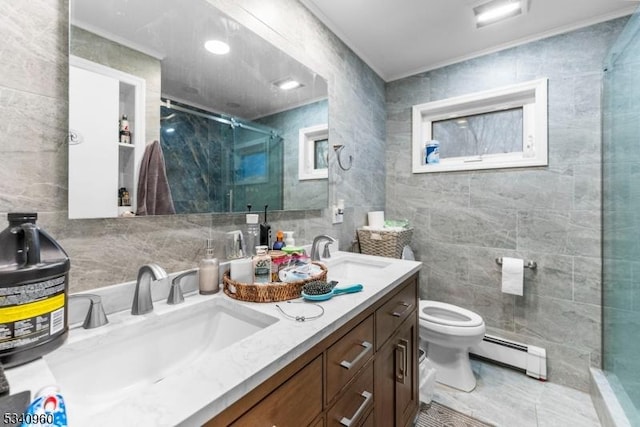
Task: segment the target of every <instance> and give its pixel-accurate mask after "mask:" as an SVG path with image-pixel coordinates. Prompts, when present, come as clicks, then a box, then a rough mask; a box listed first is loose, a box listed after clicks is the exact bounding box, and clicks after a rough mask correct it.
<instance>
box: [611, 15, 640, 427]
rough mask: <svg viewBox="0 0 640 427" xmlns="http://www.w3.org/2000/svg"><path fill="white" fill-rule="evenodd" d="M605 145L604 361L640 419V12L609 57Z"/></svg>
mask: <svg viewBox="0 0 640 427" xmlns="http://www.w3.org/2000/svg"><path fill="white" fill-rule="evenodd" d="M602 125H603V128H602V131H603V147H602V159H603V161H602V162H603V163H602V186H603V187H602V210H603V211H602V221H603V224H602V227H603V235H602V242H603V243H602V245H603V246H602V262H603V275H602V287H603V289H602V307H603V309H602V310H603V313H602V322H603V323H602V338H603V368H604V372H605V375H606V376H607V378H608V380H609V383H610V385H611V387H612V388H613V390H614V391H615V393H616V396H617V398H618V401H619V402H620V404H621V405H622V407H623V409H624V410H625V413H626V415H627V417H628V418H629V420H630V421H631V424H632V425H640V417H638V410H639V409H640V17H639V15H638V13H636V14H635V15H634V16H632V17H631V19H630V21H629V22H628V24H627V26H626V27H625V29H624V30H623V32H622V34H621V36H620V37H619V39H618V40H617V41H616V43H615V44H614V46H613V48H612V50H611V52H610V55H609V57H608V59H607V62H606V64H605V75H604V87H603V121H602Z"/></svg>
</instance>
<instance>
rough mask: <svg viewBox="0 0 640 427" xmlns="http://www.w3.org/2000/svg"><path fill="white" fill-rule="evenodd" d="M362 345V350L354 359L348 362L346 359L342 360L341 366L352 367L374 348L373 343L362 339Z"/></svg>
mask: <svg viewBox="0 0 640 427" xmlns="http://www.w3.org/2000/svg"><path fill="white" fill-rule="evenodd" d="M360 345H361V346H362V351H361V352H360V353H358V355H357V356H356V358H355V359H353V360H352V361H351V362H347V361H346V360H343V361H342V362H340V366H342V367H343V368H347V369H351V368H352V367H353V365H355V364H357V363H358V362H359V361H360V359H362V358H363V357H364V355H365V354H367V353H368V352H370V351H371V349H372V348H373V344H371V343H370V342H368V341H362V344H360Z"/></svg>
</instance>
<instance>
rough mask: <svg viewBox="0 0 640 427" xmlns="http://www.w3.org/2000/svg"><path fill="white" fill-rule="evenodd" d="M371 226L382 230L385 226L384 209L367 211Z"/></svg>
mask: <svg viewBox="0 0 640 427" xmlns="http://www.w3.org/2000/svg"><path fill="white" fill-rule="evenodd" d="M367 219H368V220H369V228H372V229H374V230H382V229H383V228H384V211H373V212H369V213H367Z"/></svg>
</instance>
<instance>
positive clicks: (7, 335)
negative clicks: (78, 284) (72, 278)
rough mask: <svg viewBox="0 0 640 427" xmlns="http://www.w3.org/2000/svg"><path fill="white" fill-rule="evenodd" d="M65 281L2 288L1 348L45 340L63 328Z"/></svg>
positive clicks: (57, 279)
mask: <svg viewBox="0 0 640 427" xmlns="http://www.w3.org/2000/svg"><path fill="white" fill-rule="evenodd" d="M65 280H66V276H60V277H56V278H54V279H49V280H45V281H42V282H37V283H29V284H26V285H18V286H12V287H7V288H0V350H8V349H14V348H19V347H23V346H27V345H30V344H34V343H38V342H40V341H45V340H47V339H48V338H49V337H50V336H51V335H54V334H56V333H58V332H60V331H62V330H63V329H64V324H65V319H64V301H65V295H64V290H65V286H66V284H65Z"/></svg>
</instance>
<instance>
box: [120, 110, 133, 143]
mask: <svg viewBox="0 0 640 427" xmlns="http://www.w3.org/2000/svg"><path fill="white" fill-rule="evenodd" d="M120 142H121V143H123V144H131V131H130V130H129V120H128V119H127V115H126V114H123V115H122V119H120Z"/></svg>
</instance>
